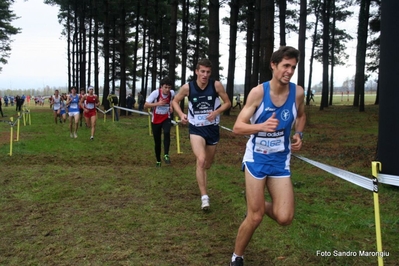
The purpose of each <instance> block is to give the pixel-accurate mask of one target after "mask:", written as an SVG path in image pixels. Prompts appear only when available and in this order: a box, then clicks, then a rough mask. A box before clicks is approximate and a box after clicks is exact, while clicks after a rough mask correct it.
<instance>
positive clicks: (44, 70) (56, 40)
mask: <svg viewBox="0 0 399 266" xmlns="http://www.w3.org/2000/svg"><path fill="white" fill-rule="evenodd" d="M12 10H14V13H15V14H16V15H17V16H18V17H20V18H19V19H17V20H15V21H14V22H13V23H12V24H13V25H14V26H15V27H19V28H21V33H20V34H17V35H15V36H14V37H13V40H14V41H13V43H12V44H11V47H12V51H11V55H10V57H9V58H8V63H7V64H6V65H2V68H3V70H2V72H0V90H4V89H38V88H43V87H44V86H50V87H66V86H67V60H66V41H65V40H64V39H63V38H62V37H61V31H62V26H61V25H60V24H59V23H58V18H57V14H58V7H57V6H49V5H46V4H44V3H43V0H29V1H26V2H25V1H24V0H16V1H15V3H14V4H13V5H12ZM226 12H227V13H226ZM228 12H229V10H228V9H227V10H226V11H224V12H221V14H220V17H221V18H222V17H223V16H226V15H228ZM228 34H229V28H228V26H226V25H221V36H222V37H221V40H220V51H221V53H222V57H221V65H222V66H223V67H224V70H223V72H222V75H223V76H224V77H225V78H226V77H227V64H228V50H229V49H228V42H229V39H228ZM351 34H352V32H351ZM287 39H288V40H287V42H288V45H292V46H297V37H296V36H290V35H289V36H287ZM308 48H309V49H307V50H309V52H310V45H309V47H308ZM309 52H307V55H309ZM354 52H355V50H354V47H353V46H352V47H351V48H350V51H349V54H351V58H352V60H353V58H354V55H355V53H354ZM244 58H245V40H244V39H243V35H242V36H239V38H238V39H237V61H236V68H237V69H236V74H235V81H236V83H243V81H244V72H245V61H244ZM306 60H307V62H306V63H305V64H306V65H308V64H309V63H308V62H309V61H308V60H309V59H306ZM352 73H353V74H352ZM307 75H308V74H307ZM335 75H336V86H340V85H342V82H343V81H344V80H345V79H346V78H348V77H351V76H353V75H354V69H353V64H352V66H350V67H341V68H340V69H336V70H335ZM296 79H297V78H296V76H294V77H293V79H292V81H293V82H296ZM306 79H307V78H306ZM313 80H314V82H313V84H315V83H317V82H320V80H321V67H320V65H319V66H317V65H316V66H315V68H314V77H313ZM224 82H225V81H224Z"/></svg>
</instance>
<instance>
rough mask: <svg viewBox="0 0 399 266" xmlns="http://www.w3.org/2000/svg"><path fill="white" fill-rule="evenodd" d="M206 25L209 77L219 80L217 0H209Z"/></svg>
mask: <svg viewBox="0 0 399 266" xmlns="http://www.w3.org/2000/svg"><path fill="white" fill-rule="evenodd" d="M233 1H234V0H232V2H233ZM230 19H231V18H230ZM208 25H209V47H208V56H209V60H210V61H211V62H212V73H211V78H212V79H214V80H219V79H220V78H219V1H218V0H209V19H208ZM230 27H231V25H230Z"/></svg>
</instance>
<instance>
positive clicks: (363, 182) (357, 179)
mask: <svg viewBox="0 0 399 266" xmlns="http://www.w3.org/2000/svg"><path fill="white" fill-rule="evenodd" d="M293 156H295V157H296V158H298V159H301V160H302V161H305V162H307V163H310V164H311V165H314V166H316V167H318V168H320V169H322V170H324V171H326V172H328V173H330V174H333V175H335V176H338V177H340V178H342V179H344V180H346V181H348V182H351V183H353V184H355V185H358V186H360V187H362V188H365V189H367V190H370V191H373V180H371V179H370V178H366V177H363V176H361V175H358V174H354V173H351V172H349V171H345V170H342V169H339V168H337V167H333V166H329V165H327V164H323V163H319V162H316V161H313V160H310V159H307V158H305V157H302V156H299V155H293Z"/></svg>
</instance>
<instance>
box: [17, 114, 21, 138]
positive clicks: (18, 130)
mask: <svg viewBox="0 0 399 266" xmlns="http://www.w3.org/2000/svg"><path fill="white" fill-rule="evenodd" d="M19 118H20V113H19V112H18V118H17V119H18V121H17V141H19V121H20V120H21V119H19Z"/></svg>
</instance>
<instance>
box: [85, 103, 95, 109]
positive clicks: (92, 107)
mask: <svg viewBox="0 0 399 266" xmlns="http://www.w3.org/2000/svg"><path fill="white" fill-rule="evenodd" d="M86 107H87V109H94V103H88V104H86Z"/></svg>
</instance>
